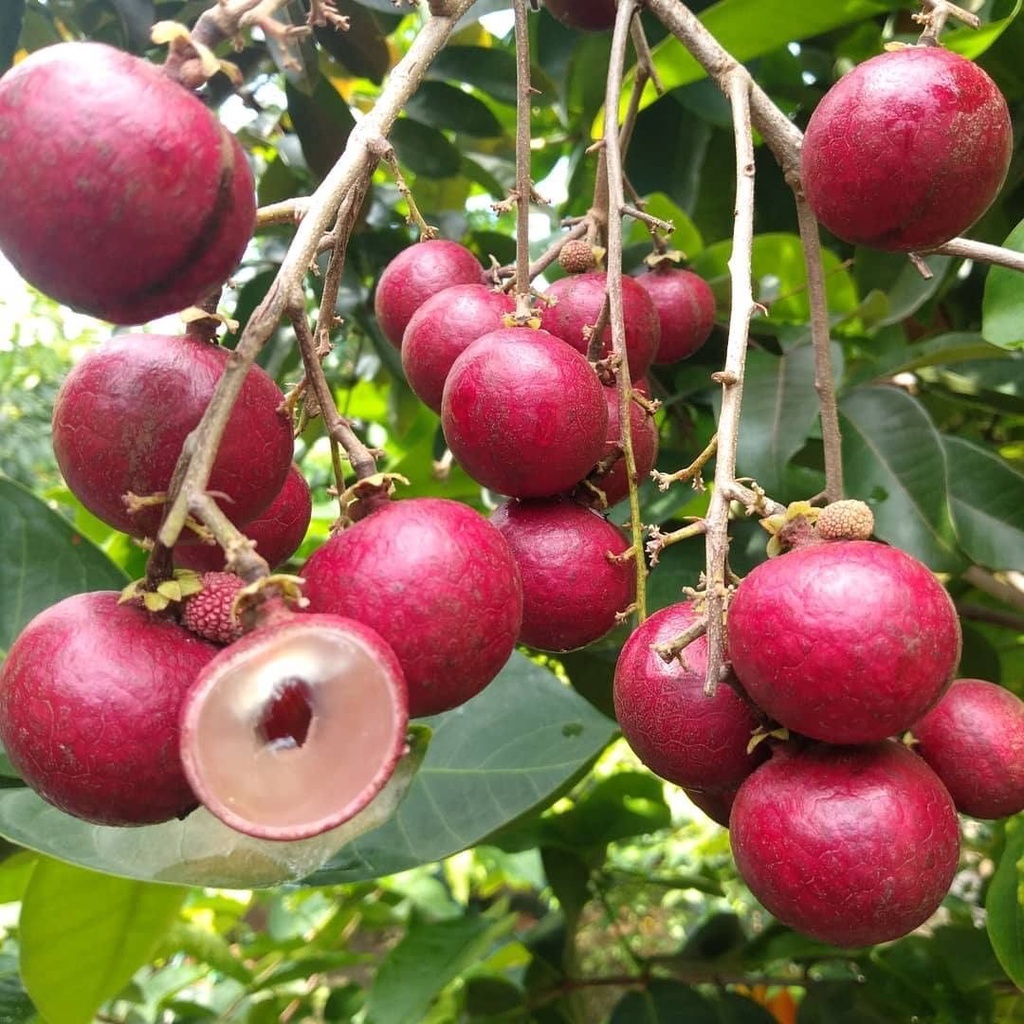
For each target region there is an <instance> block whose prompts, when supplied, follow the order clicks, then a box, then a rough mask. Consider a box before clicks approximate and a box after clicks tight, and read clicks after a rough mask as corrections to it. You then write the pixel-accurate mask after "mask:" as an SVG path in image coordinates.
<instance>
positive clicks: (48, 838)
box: [0, 726, 429, 889]
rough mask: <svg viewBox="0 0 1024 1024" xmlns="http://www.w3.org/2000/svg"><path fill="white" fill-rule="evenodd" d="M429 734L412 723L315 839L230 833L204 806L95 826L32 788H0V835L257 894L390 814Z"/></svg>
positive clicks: (134, 870)
mask: <svg viewBox="0 0 1024 1024" xmlns="http://www.w3.org/2000/svg"><path fill="white" fill-rule="evenodd" d="M428 736H429V730H428V729H425V728H424V727H423V726H415V727H414V728H413V732H412V736H411V738H410V748H411V749H410V752H409V753H408V754H407V755H406V756H405V757H403V758H402V760H401V761H400V762H399V765H398V768H397V769H396V771H395V774H394V775H393V776H392V777H391V779H390V780H389V781H388V784H387V785H386V786H385V787H384V789H383V790H381V792H380V793H378V794H377V796H376V798H375V799H374V800H373V801H372V802H371V803H370V804H369V806H367V807H365V808H364V809H363V810H362V811H360V812H359V814H357V815H356V816H355V817H354V818H352V819H351V820H350V821H347V822H346V823H345V824H344V825H341V826H339V827H338V828H336V829H332V830H331V831H330V832H326V833H324V834H323V835H320V836H314V837H313V838H312V839H300V840H298V841H296V842H276V841H272V840H268V839H253V838H252V837H251V836H246V835H243V834H242V833H241V832H235V831H234V830H233V829H230V828H228V827H227V825H224V824H223V823H222V822H221V821H219V820H218V819H217V818H215V817H213V815H212V814H210V813H209V812H208V811H206V810H205V809H204V808H199V809H198V810H195V811H193V812H192V813H191V814H190V815H189V816H188V817H187V818H185V819H184V821H167V822H164V823H163V824H161V825H147V826H145V827H142V828H112V827H108V826H105V825H92V824H90V823H89V822H86V821H81V820H80V819H78V818H72V817H70V816H69V815H67V814H63V813H62V812H61V811H58V810H57V808H56V807H52V806H51V805H50V804H48V803H46V801H44V800H42V799H41V798H40V797H38V796H36V794H35V793H33V792H32V791H31V790H29V789H7V790H0V835H4V836H5V837H7V838H8V839H10V840H11V841H12V842H15V843H18V844H19V845H21V846H27V847H29V848H30V849H33V850H38V851H39V852H40V853H46V854H50V855H52V856H55V857H60V858H61V859H63V860H66V861H70V862H71V863H73V864H79V865H81V866H83V867H86V868H92V869H94V870H95V871H103V872H108V873H110V874H112V875H119V876H121V877H124V878H132V879H141V880H143V881H155V882H171V883H176V884H180V885H202V886H214V887H218V888H228V889H256V888H261V887H264V886H271V885H280V884H281V883H282V882H293V881H297V880H298V879H300V878H302V877H304V876H305V875H308V874H309V873H310V872H311V871H314V870H316V868H318V867H320V866H321V865H322V864H324V863H325V862H326V861H327V859H328V858H329V857H330V856H331V855H332V854H334V853H336V852H337V851H338V850H339V849H340V848H341V847H342V846H344V845H345V844H346V843H348V842H351V841H352V840H353V839H354V838H355V837H356V836H358V835H360V834H361V833H363V832H365V831H368V830H369V829H374V828H376V827H377V826H378V825H380V824H381V823H382V822H383V821H386V820H387V819H388V818H389V817H390V816H391V815H392V814H394V812H395V808H396V807H397V806H398V804H399V802H400V801H401V799H402V797H403V796H404V795H405V792H406V790H407V789H408V787H409V784H410V782H411V780H412V778H413V776H414V775H415V773H416V770H417V768H418V766H419V765H420V763H421V761H422V759H423V754H424V751H425V749H426V746H427V742H428Z"/></svg>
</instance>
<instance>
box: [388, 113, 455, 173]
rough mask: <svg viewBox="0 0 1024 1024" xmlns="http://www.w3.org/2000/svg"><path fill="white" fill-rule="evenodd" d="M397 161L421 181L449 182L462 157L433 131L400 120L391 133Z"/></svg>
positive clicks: (403, 118)
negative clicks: (439, 180)
mask: <svg viewBox="0 0 1024 1024" xmlns="http://www.w3.org/2000/svg"><path fill="white" fill-rule="evenodd" d="M391 142H392V145H394V147H395V152H396V153H397V154H398V159H399V160H400V161H401V162H402V163H403V164H404V165H405V166H406V167H408V168H409V170H411V171H413V172H414V173H415V174H422V175H423V176H424V177H425V178H450V177H453V176H454V175H456V174H458V173H459V170H460V168H461V167H462V155H461V154H460V153H459V151H458V149H457V148H456V147H455V146H453V145H452V144H451V143H450V142H449V141H448V140H447V139H446V138H445V137H444V135H442V134H441V132H439V131H438V130H437V129H436V128H431V127H430V125H426V124H423V123H422V122H420V121H414V120H413V119H412V118H410V117H400V118H399V119H398V120H397V121H396V122H395V125H394V127H393V128H392V129H391Z"/></svg>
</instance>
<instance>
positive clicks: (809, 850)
mask: <svg viewBox="0 0 1024 1024" xmlns="http://www.w3.org/2000/svg"><path fill="white" fill-rule="evenodd" d="M729 825H730V827H729V833H730V841H731V844H732V852H733V857H734V858H735V861H736V867H737V869H738V870H739V872H740V875H741V877H742V878H743V879H744V881H745V882H746V883H747V885H748V886H749V887H750V890H751V892H753V893H754V895H755V896H756V897H757V898H758V900H760V901H761V903H762V904H763V905H764V906H765V907H766V908H767V909H768V910H769V911H770V912H771V913H772V914H774V915H775V916H776V917H777V918H778V919H779V920H780V921H782V922H783V923H784V924H787V925H789V926H790V927H792V928H795V929H797V930H798V931H801V932H803V933H804V934H806V935H810V936H812V937H813V938H817V939H820V940H821V941H823V942H830V943H833V944H834V945H837V946H842V947H855V946H869V945H874V944H876V943H879V942H886V941H888V940H890V939H895V938H898V937H900V936H902V935H906V934H907V933H908V932H910V931H912V930H913V929H914V928H916V927H918V925H921V924H923V923H924V922H925V921H926V920H927V919H928V918H929V917H930V916H931V915H932V914H933V913H934V911H935V910H936V909H937V908H938V906H939V904H940V903H941V902H942V899H943V897H944V896H945V895H946V893H947V892H948V890H949V887H950V884H951V883H952V881H953V877H954V875H955V874H956V869H957V865H958V861H959V849H960V833H959V824H958V821H957V816H956V810H955V808H954V806H953V801H952V799H951V798H950V796H949V793H948V792H946V789H945V788H944V787H943V785H942V783H941V782H940V781H939V779H938V778H937V776H936V775H935V773H934V772H933V771H932V770H931V769H930V768H929V767H928V766H927V765H926V764H925V763H924V762H923V761H922V760H921V759H920V758H918V757H917V756H915V755H914V754H912V753H911V752H910V751H909V750H907V749H906V748H905V747H903V746H902V745H900V744H898V743H894V742H891V741H886V742H883V743H879V744H874V745H870V746H863V747H843V748H840V747H827V746H824V745H819V744H814V745H812V746H809V747H807V748H805V749H803V750H798V751H789V750H785V749H782V750H777V751H776V753H774V754H773V756H772V759H771V760H770V761H768V763H767V764H765V765H762V766H761V767H760V768H758V769H757V771H755V772H754V773H753V774H752V775H751V776H750V777H749V778H748V779H747V780H746V782H744V783H743V785H742V786H740V789H739V792H738V793H737V794H736V799H735V801H734V803H733V807H732V812H731V816H730V822H729Z"/></svg>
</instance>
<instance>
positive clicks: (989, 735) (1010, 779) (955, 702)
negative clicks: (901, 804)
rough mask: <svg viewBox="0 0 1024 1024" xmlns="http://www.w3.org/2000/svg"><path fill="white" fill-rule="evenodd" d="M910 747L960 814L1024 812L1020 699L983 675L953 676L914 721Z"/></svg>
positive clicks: (1023, 724) (1023, 733)
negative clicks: (937, 698) (947, 793)
mask: <svg viewBox="0 0 1024 1024" xmlns="http://www.w3.org/2000/svg"><path fill="white" fill-rule="evenodd" d="M913 734H914V738H915V739H916V740H917V746H916V747H914V750H916V752H917V753H919V754H920V755H921V756H922V757H923V758H924V759H925V761H927V762H928V764H929V765H931V767H932V770H933V771H934V772H935V774H936V775H938V777H939V778H940V779H941V780H942V782H943V784H944V785H945V787H946V789H948V790H949V792H950V795H951V796H952V797H953V802H954V803H955V804H956V809H957V810H958V811H960V812H961V813H962V814H970V815H971V816H972V817H975V818H991V819H996V818H1008V817H1010V815H1012V814H1018V813H1019V812H1021V811H1024V701H1022V700H1021V699H1020V698H1019V697H1017V696H1016V694H1013V693H1010V691H1009V690H1005V689H1003V687H1001V686H996V684H995V683H989V682H986V681H985V680H983V679H957V680H954V682H953V683H952V685H951V686H950V687H949V689H948V690H947V691H946V692H945V693H944V694H943V696H942V697H941V698H940V700H939V702H938V704H936V705H935V707H933V708H932V709H931V711H929V712H928V714H926V715H925V716H924V717H923V718H922V719H921V720H920V721H919V722H917V723H916V724H915V725H914V726H913Z"/></svg>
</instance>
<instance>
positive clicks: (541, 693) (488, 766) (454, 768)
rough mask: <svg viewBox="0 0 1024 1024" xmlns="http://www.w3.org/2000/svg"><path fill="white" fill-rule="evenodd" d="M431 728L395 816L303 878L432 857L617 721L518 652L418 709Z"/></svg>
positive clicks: (501, 811)
mask: <svg viewBox="0 0 1024 1024" xmlns="http://www.w3.org/2000/svg"><path fill="white" fill-rule="evenodd" d="M425 721H426V722H427V723H428V724H429V725H430V726H431V727H432V728H433V730H434V735H433V740H432V742H431V745H430V750H429V751H428V753H427V756H426V758H425V760H424V762H423V767H422V768H421V769H420V771H419V773H418V774H417V776H416V779H415V781H414V782H413V784H412V786H411V787H410V789H409V795H408V796H407V797H406V799H405V801H404V803H403V804H402V806H401V807H400V808H399V810H398V813H397V814H396V815H395V817H394V818H393V819H392V820H391V821H389V822H388V823H387V824H386V825H384V826H383V827H381V828H379V829H376V830H375V831H373V832H370V833H368V834H367V835H365V836H363V837H362V838H361V839H360V840H358V841H357V842H355V843H353V844H351V845H350V846H348V847H346V848H345V849H343V850H341V851H340V852H339V853H338V855H337V856H336V857H334V858H332V860H331V862H330V863H329V864H328V865H326V866H325V867H324V868H323V869H322V870H320V871H317V872H316V873H315V874H313V875H312V876H311V877H310V878H309V879H308V881H309V882H310V883H312V884H317V885H322V884H328V883H334V882H347V881H354V880H356V879H363V878H375V877H377V876H379V875H387V874H392V873H393V872H396V871H402V870H404V869H406V868H409V867H413V866H415V865H417V864H425V863H429V862H430V861H435V860H440V859H442V858H443V857H447V856H449V855H451V854H453V853H457V852H458V851H459V850H464V849H466V848H467V847H469V846H472V845H473V844H474V843H478V842H480V841H481V840H482V839H484V838H485V837H486V836H488V835H489V834H490V833H491V832H494V831H495V830H496V829H498V828H501V827H502V826H503V825H506V824H507V823H508V822H510V821H512V820H513V819H515V818H517V817H519V816H520V815H522V814H524V813H525V812H527V811H529V810H530V809H531V808H534V807H537V806H539V805H542V804H543V803H544V802H545V801H546V800H548V799H549V798H550V797H551V795H552V794H553V793H555V792H556V791H557V790H558V789H559V788H560V787H562V786H564V785H565V784H566V783H567V782H568V781H569V780H571V779H572V778H573V777H574V776H575V775H576V774H577V773H578V772H579V771H581V770H582V769H583V768H585V767H586V765H587V764H588V763H589V762H590V761H591V759H592V758H594V757H595V756H596V755H597V754H598V753H599V752H600V751H601V750H602V749H603V748H604V747H605V745H606V744H607V743H608V741H609V740H610V739H611V738H612V736H613V735H614V734H615V732H616V729H617V726H616V724H615V722H613V721H611V720H609V719H608V718H606V717H605V716H604V715H602V714H599V713H598V712H597V711H596V710H594V708H593V707H592V706H591V705H590V704H588V703H587V702H586V701H585V700H584V699H583V698H582V697H580V696H579V695H578V694H576V693H575V692H574V691H573V690H571V689H570V688H568V687H567V686H564V685H563V684H562V683H560V682H559V681H558V680H557V679H556V678H555V676H554V675H553V674H552V673H551V672H549V671H548V670H547V669H544V668H541V667H540V666H539V665H536V664H534V663H533V662H531V661H529V660H528V659H527V658H525V657H523V656H522V655H521V654H514V655H513V656H512V659H511V661H510V662H509V663H508V665H506V666H505V668H504V669H503V670H502V672H501V673H500V674H499V676H498V677H497V679H495V680H494V682H493V683H491V684H490V686H488V687H487V689H485V690H484V691H483V693H481V694H478V695H477V696H476V697H474V698H473V699H472V700H471V701H468V702H467V703H466V704H463V705H462V707H460V708H455V709H454V710H452V711H448V712H446V713H445V714H443V715H438V716H436V717H434V718H428V719H425Z"/></svg>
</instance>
